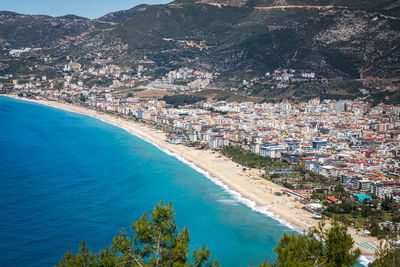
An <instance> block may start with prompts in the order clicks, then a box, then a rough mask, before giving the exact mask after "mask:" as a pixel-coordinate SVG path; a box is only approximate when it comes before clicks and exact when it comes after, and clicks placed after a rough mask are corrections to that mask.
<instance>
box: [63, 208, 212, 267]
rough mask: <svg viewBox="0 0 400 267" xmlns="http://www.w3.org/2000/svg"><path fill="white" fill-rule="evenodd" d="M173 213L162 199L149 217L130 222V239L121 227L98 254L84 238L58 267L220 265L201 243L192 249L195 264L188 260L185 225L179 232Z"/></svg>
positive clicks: (187, 238) (187, 239)
mask: <svg viewBox="0 0 400 267" xmlns="http://www.w3.org/2000/svg"><path fill="white" fill-rule="evenodd" d="M174 215H175V211H174V210H173V209H172V204H171V203H170V204H169V205H166V206H165V205H163V203H162V202H161V203H160V204H159V205H157V206H156V207H155V208H154V210H153V211H152V212H151V214H150V218H148V216H147V214H146V213H145V214H144V215H143V216H142V217H141V218H140V219H139V220H136V221H134V222H133V224H132V225H131V230H132V232H133V238H132V237H130V236H129V235H128V233H127V232H126V231H125V230H124V229H122V230H121V232H120V233H119V234H118V235H116V236H115V237H114V240H113V242H112V245H111V247H107V248H105V249H102V250H101V251H100V252H99V253H98V254H97V255H96V254H95V253H94V252H92V251H90V250H89V248H88V247H87V246H86V243H85V241H83V242H82V246H81V248H80V249H79V251H78V253H77V254H73V253H72V252H67V253H66V254H65V255H64V257H63V258H62V260H61V262H60V263H59V266H143V267H144V266H182V267H191V266H199V267H200V266H208V267H217V266H219V263H218V261H215V262H214V261H211V260H210V257H211V253H210V251H209V250H208V249H207V248H206V247H205V246H204V245H203V246H202V247H201V248H200V249H196V250H195V251H194V252H193V254H192V258H193V260H194V263H189V259H188V254H189V241H190V237H189V231H188V229H187V228H186V227H185V228H184V229H183V230H182V231H181V232H178V228H177V226H176V225H175V220H174Z"/></svg>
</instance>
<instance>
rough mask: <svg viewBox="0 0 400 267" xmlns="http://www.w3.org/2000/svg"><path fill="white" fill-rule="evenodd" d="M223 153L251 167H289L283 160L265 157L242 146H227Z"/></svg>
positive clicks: (270, 168) (273, 168)
mask: <svg viewBox="0 0 400 267" xmlns="http://www.w3.org/2000/svg"><path fill="white" fill-rule="evenodd" d="M221 152H222V154H224V155H225V156H227V157H230V158H231V159H232V160H233V161H234V162H236V163H239V164H246V165H247V166H249V167H250V168H259V169H261V168H265V169H266V170H275V169H286V168H289V164H288V163H287V162H281V161H278V160H274V159H272V158H269V157H263V156H260V155H257V154H255V153H252V152H249V151H245V150H243V149H241V148H240V147H234V146H227V147H224V148H223V149H222V151H221Z"/></svg>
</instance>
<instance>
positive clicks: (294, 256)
mask: <svg viewBox="0 0 400 267" xmlns="http://www.w3.org/2000/svg"><path fill="white" fill-rule="evenodd" d="M353 244H354V241H353V238H352V237H351V235H349V234H348V233H347V227H346V226H344V225H342V224H339V223H338V222H336V221H334V222H333V223H332V227H331V228H329V229H324V223H320V224H319V225H318V227H316V228H314V229H312V230H310V231H309V232H308V233H305V234H303V235H296V234H284V235H283V237H282V238H281V240H280V241H279V243H278V245H277V247H276V248H275V249H274V251H275V252H276V253H277V254H278V256H277V260H276V262H275V263H274V264H272V265H271V264H268V263H264V264H262V265H260V266H261V267H267V266H276V267H278V266H279V267H281V266H298V267H303V266H304V267H309V266H323V267H334V266H343V267H344V266H352V265H354V264H356V263H357V261H358V258H359V256H360V254H361V252H360V250H359V249H357V250H354V251H352V250H351V249H352V247H353Z"/></svg>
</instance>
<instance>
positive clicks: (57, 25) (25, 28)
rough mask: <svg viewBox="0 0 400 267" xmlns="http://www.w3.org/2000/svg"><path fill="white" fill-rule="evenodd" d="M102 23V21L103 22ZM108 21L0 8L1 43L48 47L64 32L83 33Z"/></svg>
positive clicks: (64, 34)
mask: <svg viewBox="0 0 400 267" xmlns="http://www.w3.org/2000/svg"><path fill="white" fill-rule="evenodd" d="M102 24H103V25H102ZM105 26H106V27H108V26H109V25H107V24H105V23H99V22H97V21H92V20H90V19H87V18H83V17H78V16H75V15H66V16H62V17H50V16H43V15H23V14H17V13H13V12H7V11H2V12H0V45H1V44H3V45H7V46H10V47H14V48H15V47H29V46H37V47H49V46H54V45H56V44H57V43H58V42H59V41H60V40H65V38H66V37H67V36H69V37H76V36H79V35H81V34H83V33H87V32H90V31H93V30H94V29H101V28H104V27H105Z"/></svg>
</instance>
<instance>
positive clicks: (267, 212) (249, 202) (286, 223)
mask: <svg viewBox="0 0 400 267" xmlns="http://www.w3.org/2000/svg"><path fill="white" fill-rule="evenodd" d="M39 104H42V103H39ZM46 106H49V107H53V108H57V109H60V110H64V111H69V112H72V113H78V114H81V115H85V116H89V117H92V118H94V119H97V120H100V121H102V122H105V123H107V124H111V125H113V126H116V127H118V128H120V129H122V130H124V131H126V132H128V133H129V134H131V135H134V136H136V137H138V138H140V139H142V140H143V141H145V142H147V143H149V144H151V145H153V146H155V147H157V148H158V149H159V150H161V151H162V152H164V153H166V154H167V155H169V156H172V157H174V158H176V159H178V160H179V161H181V162H182V163H184V164H185V165H187V166H189V167H190V168H192V169H194V170H195V171H197V172H198V173H200V174H202V175H204V176H205V177H206V178H207V179H208V180H210V181H211V182H213V183H214V184H216V185H217V186H219V187H220V188H222V189H223V190H224V191H225V192H227V193H228V194H229V195H231V196H232V197H233V198H234V199H235V200H236V201H238V202H240V203H241V204H243V205H245V206H247V207H249V208H250V209H251V210H253V211H255V212H257V213H259V214H262V215H265V216H267V217H270V218H272V219H274V220H275V221H278V222H279V223H280V224H281V225H283V226H285V227H287V228H289V229H291V230H294V231H296V232H298V233H303V232H304V230H305V229H304V228H302V227H299V226H297V225H295V224H292V223H290V222H289V221H287V220H285V219H283V218H281V217H280V216H279V215H277V214H275V213H273V212H272V211H270V210H268V209H267V208H266V207H265V206H260V205H258V204H257V203H256V202H255V201H253V200H251V199H248V198H246V197H243V196H242V194H240V193H239V192H237V191H235V190H233V189H231V188H229V186H227V185H226V184H224V183H223V182H222V181H221V180H219V179H218V178H216V177H214V176H212V175H211V174H210V173H209V172H208V171H206V170H204V169H202V168H200V167H198V166H197V165H196V164H195V163H193V162H191V161H189V160H187V159H185V158H184V157H182V156H180V155H179V154H177V153H175V152H172V151H170V150H168V149H167V148H165V147H162V146H160V145H158V144H156V143H153V142H152V141H151V140H149V139H148V138H146V137H145V136H143V135H141V134H139V133H137V132H135V131H132V130H130V129H127V128H125V127H123V126H121V125H118V124H116V123H113V122H110V121H108V120H105V119H103V118H100V117H97V116H95V115H90V114H85V113H80V112H76V111H71V110H67V109H63V108H60V107H54V106H51V105H46Z"/></svg>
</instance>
